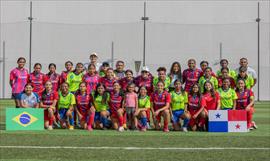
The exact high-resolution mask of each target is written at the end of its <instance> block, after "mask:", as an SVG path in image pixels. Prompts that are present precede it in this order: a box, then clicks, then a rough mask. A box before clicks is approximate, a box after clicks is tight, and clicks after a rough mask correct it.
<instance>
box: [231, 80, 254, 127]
mask: <svg viewBox="0 0 270 161" xmlns="http://www.w3.org/2000/svg"><path fill="white" fill-rule="evenodd" d="M236 94H237V97H238V99H237V100H236V110H246V111H247V128H248V129H250V130H253V129H254V128H255V129H256V128H257V126H256V124H255V122H254V121H252V115H253V113H254V94H253V92H252V91H251V90H249V89H247V88H246V85H245V80H243V79H239V80H238V82H237V88H236Z"/></svg>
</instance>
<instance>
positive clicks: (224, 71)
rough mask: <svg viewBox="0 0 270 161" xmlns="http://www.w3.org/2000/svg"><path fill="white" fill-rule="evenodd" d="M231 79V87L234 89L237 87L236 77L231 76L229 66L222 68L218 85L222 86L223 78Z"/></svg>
mask: <svg viewBox="0 0 270 161" xmlns="http://www.w3.org/2000/svg"><path fill="white" fill-rule="evenodd" d="M225 78H226V79H229V81H230V87H231V88H232V89H234V88H235V87H236V85H235V80H234V78H232V77H230V76H229V68H227V67H225V68H221V76H219V77H218V87H219V88H221V87H222V82H223V79H225Z"/></svg>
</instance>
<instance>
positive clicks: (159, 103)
mask: <svg viewBox="0 0 270 161" xmlns="http://www.w3.org/2000/svg"><path fill="white" fill-rule="evenodd" d="M150 101H151V102H152V103H153V108H154V110H155V111H156V110H158V109H160V108H162V107H164V106H165V105H166V104H167V103H170V102H171V95H170V94H169V92H167V91H163V92H162V93H161V94H159V93H158V92H157V91H155V92H154V93H152V95H151V97H150Z"/></svg>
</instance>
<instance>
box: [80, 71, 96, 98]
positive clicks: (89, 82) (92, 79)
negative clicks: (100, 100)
mask: <svg viewBox="0 0 270 161" xmlns="http://www.w3.org/2000/svg"><path fill="white" fill-rule="evenodd" d="M99 79H100V78H99V75H98V74H95V75H93V76H90V75H89V73H86V74H85V75H84V76H83V79H82V81H83V82H86V88H87V93H88V94H91V93H92V92H93V91H95V90H96V87H97V84H98V83H99Z"/></svg>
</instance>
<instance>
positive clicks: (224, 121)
mask: <svg viewBox="0 0 270 161" xmlns="http://www.w3.org/2000/svg"><path fill="white" fill-rule="evenodd" d="M208 131H209V132H247V131H248V130H247V113H246V111H245V110H209V122H208Z"/></svg>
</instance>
